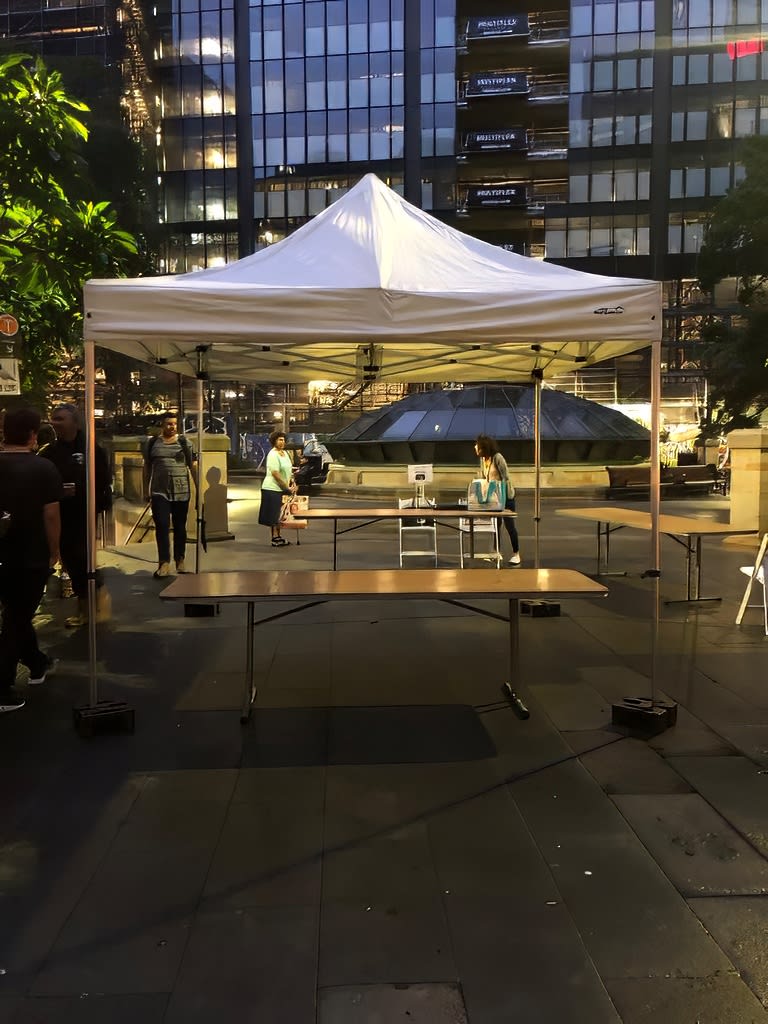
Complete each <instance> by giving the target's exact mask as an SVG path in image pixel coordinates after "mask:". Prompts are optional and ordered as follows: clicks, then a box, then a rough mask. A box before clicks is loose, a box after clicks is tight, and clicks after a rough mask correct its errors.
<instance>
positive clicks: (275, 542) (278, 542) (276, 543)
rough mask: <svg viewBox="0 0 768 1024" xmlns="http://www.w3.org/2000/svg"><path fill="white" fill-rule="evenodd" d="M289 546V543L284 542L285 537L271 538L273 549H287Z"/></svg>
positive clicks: (287, 541)
mask: <svg viewBox="0 0 768 1024" xmlns="http://www.w3.org/2000/svg"><path fill="white" fill-rule="evenodd" d="M290 546H291V542H290V541H289V540H286V539H285V537H273V538H272V547H273V548H287V547H290Z"/></svg>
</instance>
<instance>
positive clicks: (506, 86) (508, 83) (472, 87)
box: [467, 71, 530, 96]
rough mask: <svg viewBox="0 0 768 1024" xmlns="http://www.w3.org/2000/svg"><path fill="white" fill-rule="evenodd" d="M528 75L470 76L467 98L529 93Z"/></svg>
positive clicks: (495, 74) (500, 73)
mask: <svg viewBox="0 0 768 1024" xmlns="http://www.w3.org/2000/svg"><path fill="white" fill-rule="evenodd" d="M529 91H530V89H529V86H528V75H526V74H524V73H523V72H517V71H516V72H514V73H507V72H498V73H496V72H493V71H491V72H486V73H485V74H479V75H470V76H469V80H468V82H467V96H505V95H510V94H511V93H527V92H529Z"/></svg>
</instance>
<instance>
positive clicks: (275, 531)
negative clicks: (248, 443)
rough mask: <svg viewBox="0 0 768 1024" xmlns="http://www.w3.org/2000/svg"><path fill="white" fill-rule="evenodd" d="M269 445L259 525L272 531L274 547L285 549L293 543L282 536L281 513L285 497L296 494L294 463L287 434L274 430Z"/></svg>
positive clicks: (262, 487)
mask: <svg viewBox="0 0 768 1024" xmlns="http://www.w3.org/2000/svg"><path fill="white" fill-rule="evenodd" d="M269 443H270V444H271V445H272V448H271V450H270V452H269V453H268V455H267V467H266V473H265V474H264V482H263V483H262V485H261V505H260V507H259V523H260V524H261V525H262V526H268V527H269V528H270V530H271V531H272V547H273V548H284V547H287V546H288V545H289V544H290V543H291V542H290V541H289V540H286V539H285V537H281V535H280V513H281V511H282V507H283V495H286V494H287V495H291V494H295V493H296V484H295V482H294V479H293V463H292V462H291V457H290V455H289V454H288V453H287V452H286V450H285V434H284V433H283V432H282V430H274V431H273V432H272V433H271V434H270V435H269Z"/></svg>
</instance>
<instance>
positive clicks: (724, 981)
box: [607, 975, 768, 1024]
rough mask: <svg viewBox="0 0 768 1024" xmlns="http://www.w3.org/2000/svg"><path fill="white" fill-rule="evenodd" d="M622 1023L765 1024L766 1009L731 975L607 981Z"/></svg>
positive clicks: (767, 1016)
mask: <svg viewBox="0 0 768 1024" xmlns="http://www.w3.org/2000/svg"><path fill="white" fill-rule="evenodd" d="M607 986H608V991H609V993H610V994H611V998H612V999H613V1000H614V1002H615V1003H616V1006H617V1008H618V1010H619V1013H620V1014H621V1019H622V1021H623V1024H682V1022H684V1021H685V1022H688V1021H691V1022H696V1021H700V1022H701V1024H766V1022H768V1013H767V1012H766V1011H765V1010H764V1009H763V1007H761V1005H760V1003H759V1002H758V1001H757V999H756V998H755V997H754V995H753V994H752V993H751V992H750V991H749V989H748V988H747V986H746V985H745V984H744V982H743V981H742V980H741V979H740V978H737V977H735V976H733V975H730V976H728V975H725V976H723V975H719V976H715V977H711V978H676V977H670V978H624V979H618V978H616V979H611V980H609V981H608V982H607Z"/></svg>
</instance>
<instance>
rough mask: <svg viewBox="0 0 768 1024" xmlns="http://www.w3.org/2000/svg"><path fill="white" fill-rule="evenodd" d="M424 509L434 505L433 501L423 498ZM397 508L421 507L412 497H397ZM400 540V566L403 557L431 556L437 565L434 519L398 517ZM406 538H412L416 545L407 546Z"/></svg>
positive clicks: (401, 565)
mask: <svg viewBox="0 0 768 1024" xmlns="http://www.w3.org/2000/svg"><path fill="white" fill-rule="evenodd" d="M424 502H426V505H425V506H424V508H425V511H427V510H428V509H431V508H434V507H435V502H434V501H431V500H430V499H429V498H425V499H424ZM397 507H398V508H421V507H422V504H421V502H420V503H419V504H418V505H417V504H416V499H414V498H398V499H397ZM397 522H398V527H399V541H400V568H401V569H402V567H403V559H404V558H426V557H430V558H433V559H434V561H435V567H437V526H436V524H435V520H434V519H426V518H425V519H398V521H397ZM408 538H414V540H415V541H416V542H417V543H418V547H415V548H414V547H409V546H408V544H409V541H408Z"/></svg>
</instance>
